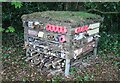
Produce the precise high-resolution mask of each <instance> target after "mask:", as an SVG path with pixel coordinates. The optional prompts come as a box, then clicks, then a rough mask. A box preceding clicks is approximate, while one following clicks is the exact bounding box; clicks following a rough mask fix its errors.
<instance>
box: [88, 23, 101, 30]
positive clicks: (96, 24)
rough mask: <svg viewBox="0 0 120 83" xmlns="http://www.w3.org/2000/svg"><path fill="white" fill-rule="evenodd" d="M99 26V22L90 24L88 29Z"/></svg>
mask: <svg viewBox="0 0 120 83" xmlns="http://www.w3.org/2000/svg"><path fill="white" fill-rule="evenodd" d="M99 26H100V23H94V24H90V25H89V27H88V29H95V28H98V27H99Z"/></svg>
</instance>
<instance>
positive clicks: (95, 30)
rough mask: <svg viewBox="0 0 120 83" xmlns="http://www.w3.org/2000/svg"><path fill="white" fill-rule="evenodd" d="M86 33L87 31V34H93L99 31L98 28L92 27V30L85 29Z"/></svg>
mask: <svg viewBox="0 0 120 83" xmlns="http://www.w3.org/2000/svg"><path fill="white" fill-rule="evenodd" d="M87 33H88V34H89V35H93V34H96V33H99V28H97V29H93V30H89V31H87Z"/></svg>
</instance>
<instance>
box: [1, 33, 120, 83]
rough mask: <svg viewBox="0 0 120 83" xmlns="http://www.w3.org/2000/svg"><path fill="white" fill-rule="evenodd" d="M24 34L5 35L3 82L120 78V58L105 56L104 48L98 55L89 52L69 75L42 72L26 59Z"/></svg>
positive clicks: (72, 68) (118, 79) (119, 79)
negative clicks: (67, 76)
mask: <svg viewBox="0 0 120 83" xmlns="http://www.w3.org/2000/svg"><path fill="white" fill-rule="evenodd" d="M21 34H23V33H21ZM21 34H20V33H19V35H18V34H17V35H16V34H12V35H9V36H6V35H3V46H2V48H3V50H2V62H3V70H2V72H1V73H0V74H1V75H2V77H3V81H11V80H12V81H30V80H33V81H39V80H55V81H58V80H64V81H75V80H78V81H120V76H119V75H120V66H119V61H120V60H119V59H117V58H114V57H113V58H112V57H111V56H112V54H105V55H104V56H103V54H102V53H101V52H100V51H99V52H98V55H97V56H93V55H91V54H88V56H86V57H84V58H83V60H82V62H80V63H78V64H77V65H76V66H74V67H71V69H70V76H69V78H66V77H64V75H61V74H60V75H48V74H47V73H46V72H38V71H37V68H36V67H33V66H31V65H29V64H28V63H26V62H25V61H24V60H25V57H26V55H25V50H24V49H23V36H21ZM4 36H6V37H4ZM12 36H13V37H12ZM20 40H21V41H20Z"/></svg>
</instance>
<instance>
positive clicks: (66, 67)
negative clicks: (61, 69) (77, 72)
mask: <svg viewBox="0 0 120 83" xmlns="http://www.w3.org/2000/svg"><path fill="white" fill-rule="evenodd" d="M65 63H66V64H65V76H68V75H69V70H70V59H66V62H65Z"/></svg>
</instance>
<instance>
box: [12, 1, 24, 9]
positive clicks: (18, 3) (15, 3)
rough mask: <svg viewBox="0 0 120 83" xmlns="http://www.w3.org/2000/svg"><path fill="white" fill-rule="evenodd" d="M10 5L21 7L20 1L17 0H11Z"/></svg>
mask: <svg viewBox="0 0 120 83" xmlns="http://www.w3.org/2000/svg"><path fill="white" fill-rule="evenodd" d="M11 5H14V6H15V8H21V7H22V6H23V5H22V2H21V1H18V0H12V2H11Z"/></svg>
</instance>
